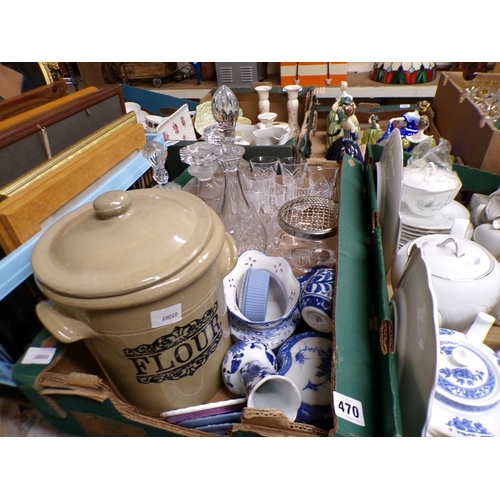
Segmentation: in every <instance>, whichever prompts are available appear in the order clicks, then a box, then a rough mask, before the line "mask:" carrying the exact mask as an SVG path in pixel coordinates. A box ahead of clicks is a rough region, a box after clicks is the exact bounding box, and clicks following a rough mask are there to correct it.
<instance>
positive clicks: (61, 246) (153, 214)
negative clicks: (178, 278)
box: [31, 188, 223, 298]
mask: <svg viewBox="0 0 500 500" xmlns="http://www.w3.org/2000/svg"><path fill="white" fill-rule="evenodd" d="M215 217H216V215H215V213H214V212H213V211H212V210H211V209H209V208H208V206H207V205H206V204H205V203H204V202H203V201H202V200H200V199H199V198H198V197H196V196H194V195H192V194H190V193H186V192H184V191H178V190H174V189H160V188H158V189H137V190H131V191H109V192H107V193H104V194H103V195H101V196H99V197H98V198H97V199H96V200H95V201H94V203H88V204H86V205H84V206H82V207H80V208H78V209H76V210H74V211H72V212H70V213H69V214H67V215H65V216H64V217H62V218H61V219H59V220H58V221H56V222H55V223H54V224H53V225H52V226H51V227H50V228H49V229H48V230H47V231H46V232H45V233H44V234H43V235H42V236H41V238H40V239H39V241H38V242H37V244H36V245H35V248H34V250H33V254H32V259H31V263H32V267H33V273H34V275H35V277H36V278H37V280H38V281H39V282H40V283H41V284H42V285H44V286H46V287H48V288H50V289H51V290H52V291H54V292H56V293H58V294H61V295H65V296H70V297H79V298H100V297H110V296H117V295H123V294H126V293H130V292H135V291H138V290H142V289H145V288H149V287H152V286H154V285H157V284H158V283H160V282H162V281H164V280H166V279H168V278H171V277H172V276H175V275H176V274H177V273H179V272H180V271H181V270H183V269H185V268H186V267H187V266H189V265H190V264H193V265H195V264H197V263H198V262H197V261H201V260H203V261H205V264H206V261H207V260H212V259H213V260H215V259H216V257H217V255H208V253H209V252H208V250H207V245H208V244H209V242H210V240H211V239H214V238H215V239H219V238H223V236H221V235H220V234H218V232H220V231H221V230H220V229H219V225H217V224H215V222H214V218H215ZM208 247H209V248H211V249H212V254H213V253H214V252H213V249H214V246H213V245H208ZM204 249H205V252H204Z"/></svg>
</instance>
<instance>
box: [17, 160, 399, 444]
mask: <svg viewBox="0 0 500 500" xmlns="http://www.w3.org/2000/svg"><path fill="white" fill-rule="evenodd" d="M369 174H370V169H368V168H366V166H365V165H363V164H362V163H360V162H357V161H355V160H353V159H352V158H350V157H345V158H344V161H343V164H342V166H341V175H340V185H339V193H340V194H339V200H340V220H339V231H338V248H337V255H338V264H337V268H336V286H335V292H334V302H335V308H334V309H335V310H334V317H333V319H334V327H333V331H332V338H333V341H334V351H333V360H332V361H333V371H332V378H331V387H332V405H333V407H334V415H333V418H332V422H331V428H330V429H328V430H323V429H319V428H317V427H313V426H310V425H304V424H299V423H292V422H289V421H288V420H287V419H286V418H285V417H284V415H283V414H282V413H281V412H279V411H272V410H253V409H249V408H246V409H244V410H243V418H242V421H241V423H239V424H235V425H234V427H233V431H232V435H233V436H311V437H312V436H363V437H368V436H399V435H401V421H400V410H399V400H398V390H397V380H396V369H395V357H394V354H393V353H392V352H391V351H390V350H388V349H387V347H386V345H385V344H382V343H381V340H380V338H381V332H382V333H384V334H385V331H384V330H383V327H385V323H382V328H381V325H379V324H378V319H377V318H379V317H381V316H380V313H379V312H378V308H379V305H378V304H379V302H381V291H380V283H381V280H380V279H379V275H380V274H381V273H382V272H383V271H381V269H382V267H383V260H382V252H381V248H378V247H377V246H376V245H374V242H376V240H375V239H374V228H373V222H372V219H373V212H374V208H373V207H374V205H375V206H376V201H375V200H374V196H373V193H374V190H375V188H374V185H373V178H372V177H371V176H370V175H369ZM367 182H368V183H369V184H370V185H369V186H367V184H366V183H367ZM367 193H369V196H367ZM381 266H382V267H381ZM379 296H380V298H378V297H379ZM31 347H46V348H51V347H52V348H55V357H54V358H53V359H52V360H51V361H50V362H49V364H47V365H39V364H23V362H22V361H23V359H22V358H21V359H20V360H19V361H18V362H17V363H16V364H15V365H14V369H13V377H14V380H15V382H16V383H17V384H18V386H19V388H20V389H21V391H22V392H23V393H24V394H25V395H26V396H27V398H28V399H29V400H30V401H31V402H32V404H33V405H34V406H35V407H36V408H37V409H38V410H39V411H40V412H41V413H42V414H43V415H44V416H45V417H46V418H47V419H48V420H49V421H50V422H51V423H52V424H53V425H54V426H55V427H56V428H58V429H60V430H61V431H62V432H66V433H68V434H74V435H82V436H88V435H91V436H94V435H95V436H102V435H131V436H136V435H141V436H173V435H178V436H193V435H196V436H198V435H201V436H212V434H206V433H202V432H200V431H192V430H187V429H184V428H182V427H179V426H175V425H172V424H167V423H165V422H163V421H162V420H161V419H160V418H153V417H147V416H144V415H141V414H139V413H138V412H137V411H136V410H135V408H133V407H131V406H130V405H127V404H126V403H125V402H123V401H121V400H120V399H119V398H118V397H117V396H116V394H114V393H113V391H112V390H111V388H110V385H109V384H108V383H107V382H106V379H105V377H104V376H103V374H102V373H100V371H99V369H98V367H97V364H96V362H95V360H93V358H92V357H91V356H89V353H88V352H86V349H85V347H84V346H83V345H81V344H73V345H62V344H59V343H58V342H57V341H56V340H55V339H54V338H53V337H52V336H51V335H50V334H49V333H48V332H47V331H45V330H42V332H41V333H40V335H39V336H38V337H37V338H36V339H35V341H34V342H33V343H32V344H31ZM221 396H222V397H223V395H221Z"/></svg>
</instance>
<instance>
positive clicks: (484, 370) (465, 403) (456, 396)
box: [435, 328, 500, 411]
mask: <svg viewBox="0 0 500 500" xmlns="http://www.w3.org/2000/svg"><path fill="white" fill-rule="evenodd" d="M439 341H440V350H439V373H438V382H437V387H436V394H435V397H436V398H437V399H438V400H439V401H441V402H443V403H445V404H447V405H448V406H451V407H453V408H455V409H458V410H473V411H479V410H483V409H488V408H491V407H492V406H493V405H495V404H497V403H498V402H499V401H500V385H499V384H500V368H499V366H498V363H497V361H496V358H495V357H494V356H493V351H491V349H489V348H488V347H486V346H485V345H484V344H482V343H478V342H470V341H468V340H467V339H466V338H465V335H464V334H462V333H460V332H455V331H454V330H447V329H443V328H442V329H441V330H440V335H439Z"/></svg>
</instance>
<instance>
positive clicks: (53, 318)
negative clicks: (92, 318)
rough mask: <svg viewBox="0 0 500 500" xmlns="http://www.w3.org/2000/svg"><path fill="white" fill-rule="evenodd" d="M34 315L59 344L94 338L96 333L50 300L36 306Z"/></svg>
mask: <svg viewBox="0 0 500 500" xmlns="http://www.w3.org/2000/svg"><path fill="white" fill-rule="evenodd" d="M36 313H37V315H38V317H39V318H40V321H41V322H42V323H43V325H44V326H45V328H47V330H48V331H49V332H50V333H51V334H52V335H53V336H54V337H55V338H56V339H57V340H59V341H60V342H63V343H65V344H69V343H72V342H76V341H78V340H83V339H86V338H90V337H96V336H97V335H98V333H97V332H96V331H94V330H93V329H92V328H90V326H88V325H87V324H86V323H84V322H83V321H80V320H79V319H77V318H75V317H74V316H71V315H70V314H69V313H68V312H66V311H64V310H63V309H60V308H58V307H57V306H56V304H55V303H54V302H52V301H50V300H44V301H42V302H39V303H38V304H37V305H36Z"/></svg>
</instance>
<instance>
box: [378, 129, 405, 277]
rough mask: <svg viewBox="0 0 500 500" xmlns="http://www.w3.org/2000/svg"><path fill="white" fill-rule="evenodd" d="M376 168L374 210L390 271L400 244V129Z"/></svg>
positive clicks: (392, 135)
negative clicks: (375, 203) (375, 206)
mask: <svg viewBox="0 0 500 500" xmlns="http://www.w3.org/2000/svg"><path fill="white" fill-rule="evenodd" d="M376 168H377V210H378V213H379V216H380V227H381V229H382V247H383V253H384V265H385V270H386V272H389V269H390V268H391V265H392V261H393V259H394V256H395V254H396V251H397V249H398V245H399V238H400V231H401V213H400V212H401V197H402V191H403V146H402V142H401V134H400V133H399V130H398V129H397V128H396V129H394V130H393V131H392V132H391V134H390V135H389V138H388V139H387V142H386V143H385V144H384V150H383V152H382V156H381V158H380V161H379V162H378V163H377V164H376Z"/></svg>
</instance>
